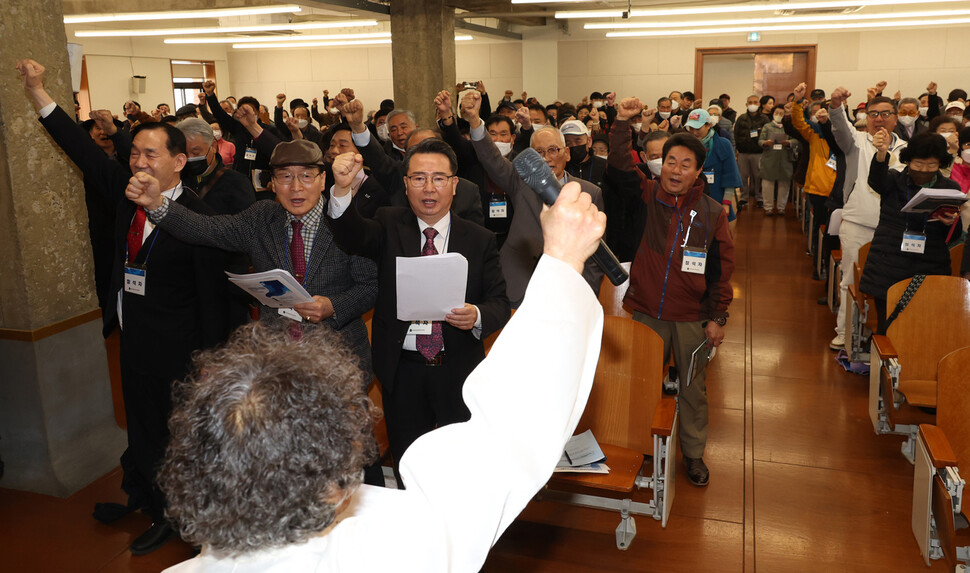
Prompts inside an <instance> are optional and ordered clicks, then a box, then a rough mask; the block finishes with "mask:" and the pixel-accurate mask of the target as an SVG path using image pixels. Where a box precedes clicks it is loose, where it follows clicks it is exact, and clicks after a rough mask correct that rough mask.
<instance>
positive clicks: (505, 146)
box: [495, 141, 512, 157]
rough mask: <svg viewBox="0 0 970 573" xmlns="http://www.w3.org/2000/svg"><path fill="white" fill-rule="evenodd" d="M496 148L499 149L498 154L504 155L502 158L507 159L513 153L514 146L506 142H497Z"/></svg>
mask: <svg viewBox="0 0 970 573" xmlns="http://www.w3.org/2000/svg"><path fill="white" fill-rule="evenodd" d="M495 147H497V148H498V152H499V153H501V154H502V157H505V156H506V155H508V154H509V152H511V151H512V144H511V143H508V142H505V141H496V142H495Z"/></svg>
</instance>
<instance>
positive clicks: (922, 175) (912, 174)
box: [909, 169, 936, 185]
mask: <svg viewBox="0 0 970 573" xmlns="http://www.w3.org/2000/svg"><path fill="white" fill-rule="evenodd" d="M934 177H936V171H913V170H912V169H910V170H909V178H910V179H912V180H913V183H915V184H917V185H926V184H927V183H929V182H930V181H932V180H933V178H934Z"/></svg>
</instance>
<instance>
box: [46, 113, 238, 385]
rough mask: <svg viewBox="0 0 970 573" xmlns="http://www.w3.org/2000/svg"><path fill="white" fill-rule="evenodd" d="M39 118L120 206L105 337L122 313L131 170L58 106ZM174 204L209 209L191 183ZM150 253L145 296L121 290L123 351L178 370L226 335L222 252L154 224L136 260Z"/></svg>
mask: <svg viewBox="0 0 970 573" xmlns="http://www.w3.org/2000/svg"><path fill="white" fill-rule="evenodd" d="M40 121H41V123H42V124H43V125H44V127H45V128H46V129H47V131H48V132H49V133H50V134H51V136H52V137H53V138H54V141H55V142H56V143H57V144H58V145H59V146H60V147H61V149H63V150H64V151H65V152H66V153H67V154H68V156H69V157H70V158H71V160H72V161H74V163H76V164H77V165H78V166H80V167H81V169H82V170H83V171H84V173H85V175H86V176H90V177H91V178H92V179H94V180H96V181H99V182H100V185H99V186H98V188H99V189H101V190H103V192H104V193H105V198H106V200H111V201H113V202H114V203H115V205H116V209H117V210H116V216H115V227H114V239H115V241H114V251H113V254H114V257H113V268H112V274H111V283H110V284H111V286H110V288H109V290H108V292H109V295H110V297H109V300H108V304H106V305H105V309H104V311H105V312H104V315H103V317H102V318H103V321H104V335H105V336H107V335H108V333H110V332H111V330H112V329H113V327H114V323H115V320H116V319H117V305H116V304H115V298H114V297H115V296H117V293H118V292H119V291H120V290H121V288H122V284H123V281H124V265H125V250H126V246H127V234H128V228H129V226H130V225H131V220H132V217H134V214H135V204H134V203H132V202H131V201H128V199H127V198H126V197H125V194H124V191H125V188H126V187H127V186H128V179H129V178H130V177H131V174H130V173H128V171H127V170H126V169H124V168H123V167H122V166H121V165H120V164H118V162H116V161H114V160H112V159H110V158H108V157H107V156H106V155H105V154H104V152H103V151H101V149H100V148H98V146H97V145H96V144H95V143H94V141H92V140H91V138H90V137H89V136H88V135H87V134H86V133H84V130H83V129H81V128H80V127H79V126H78V125H77V124H76V123H74V121H73V120H72V119H71V117H70V116H68V115H67V113H65V112H64V110H62V109H61V108H56V109H55V110H54V112H53V113H51V114H50V115H49V116H48V117H47V118H41V120H40ZM177 203H178V204H179V205H181V206H184V207H185V208H186V209H189V210H193V211H197V212H201V213H211V212H212V211H211V209H210V208H209V207H208V206H207V205H206V204H205V203H203V202H202V200H201V199H199V198H198V197H197V196H196V195H195V193H194V192H193V191H192V190H191V189H187V188H183V191H182V194H181V195H180V196H179V198H178V200H177ZM146 259H147V271H146V272H147V277H146V278H147V280H146V282H147V286H146V289H145V295H144V296H139V295H134V294H129V293H124V294H123V296H122V313H123V319H124V324H125V325H126V327H125V328H124V330H123V338H124V340H125V344H123V350H124V353H125V354H126V356H128V357H130V358H133V359H135V360H139V359H145V360H148V362H147V363H145V364H143V365H142V366H144V367H145V368H147V369H154V371H155V372H156V373H158V372H162V371H166V370H169V369H172V372H176V373H177V372H179V371H180V370H181V369H183V368H184V366H185V365H186V364H187V360H188V357H189V354H190V353H191V352H192V351H193V350H196V349H199V348H205V347H208V346H212V345H215V344H217V343H219V342H221V341H223V340H224V339H225V336H226V334H227V332H226V318H227V317H226V314H227V312H226V311H227V309H226V300H227V297H226V278H225V274H224V273H223V269H224V268H225V253H223V252H222V251H218V250H216V249H211V248H205V247H196V246H192V245H189V244H186V243H183V242H182V241H179V240H178V239H176V238H175V237H173V236H171V235H170V234H168V233H167V232H165V231H164V230H161V229H159V228H157V227H156V228H155V229H154V230H153V231H152V233H151V234H150V235H149V236H148V237H147V238H146V239H145V242H144V246H143V247H142V249H141V250H140V251H139V252H138V256H137V257H136V259H135V262H136V263H145V262H146ZM175 363H178V365H177V366H178V368H176V364H175Z"/></svg>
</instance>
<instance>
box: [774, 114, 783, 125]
mask: <svg viewBox="0 0 970 573" xmlns="http://www.w3.org/2000/svg"><path fill="white" fill-rule="evenodd" d="M774 117H775V123H777V124H778V125H781V122H782V120H783V119H785V116H783V115H776V116H774Z"/></svg>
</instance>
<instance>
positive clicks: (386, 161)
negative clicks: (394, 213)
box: [358, 136, 485, 226]
mask: <svg viewBox="0 0 970 573" xmlns="http://www.w3.org/2000/svg"><path fill="white" fill-rule="evenodd" d="M358 149H359V150H360V154H361V156H363V158H364V165H366V166H367V167H368V169H370V172H371V175H372V176H373V177H376V178H377V181H378V182H379V183H380V184H381V186H382V187H384V190H385V191H386V192H387V198H388V200H389V201H390V202H391V205H393V206H395V207H409V205H408V198H407V194H406V193H405V187H404V175H405V172H404V163H403V161H401V160H399V159H392V156H390V155H388V154H387V153H385V151H384V148H383V147H382V146H381V144H380V142H379V141H378V139H377V138H376V137H373V136H371V138H370V142H369V143H368V144H367V145H366V146H364V147H362V148H358ZM394 152H395V153H397V154H400V152H399V151H397V150H394ZM451 212H452V213H454V214H456V215H458V216H459V217H461V218H462V219H465V220H466V221H471V222H472V223H476V224H478V225H481V226H485V217H484V216H483V215H482V203H481V198H480V196H479V193H478V186H476V185H475V184H474V183H472V182H471V181H468V180H467V179H460V178H459V179H458V188H457V189H455V197H454V199H453V200H452V203H451Z"/></svg>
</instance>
